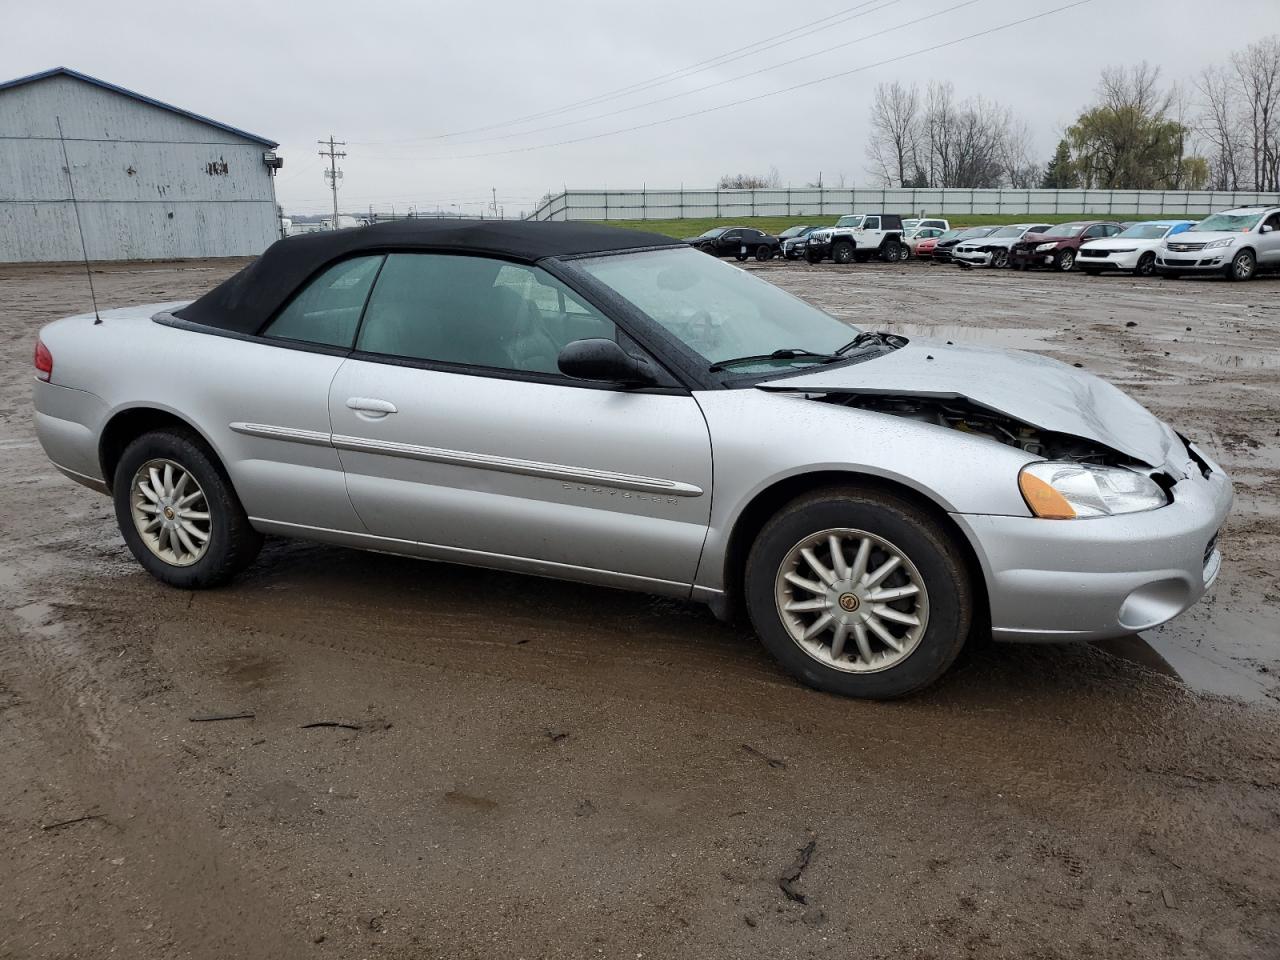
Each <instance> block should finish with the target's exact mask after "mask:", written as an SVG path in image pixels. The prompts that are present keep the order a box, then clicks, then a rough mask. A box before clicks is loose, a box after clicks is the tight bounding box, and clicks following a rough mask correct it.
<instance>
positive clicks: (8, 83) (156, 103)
mask: <svg viewBox="0 0 1280 960" xmlns="http://www.w3.org/2000/svg"><path fill="white" fill-rule="evenodd" d="M57 76H63V77H74V78H75V79H76V80H83V81H84V82H85V83H92V84H93V85H94V86H95V87H101V88H102V89H103V90H110V91H111V92H112V93H119V94H123V95H124V96H126V97H129V98H131V99H133V100H137V101H139V102H141V103H147V104H150V105H151V106H153V107H159V108H160V109H161V110H168V111H169V112H170V113H176V114H178V116H180V117H186V118H187V119H188V120H196V121H198V122H200V123H205V124H208V125H209V126H211V127H217V128H218V129H219V130H225V131H226V132H227V133H232V134H235V135H236V136H237V137H244V138H245V139H246V140H253V141H254V142H256V143H261V144H263V145H264V146H268V147H272V148H274V147H278V146H280V144H278V143H276V142H275V141H274V140H268V139H267V138H266V137H260V136H258V135H257V134H256V133H249V132H248V131H247V130H241V129H239V128H237V127H233V126H230V125H228V124H225V123H219V122H218V121H217V120H210V119H209V118H208V117H202V116H200V114H198V113H192V112H191V111H190V110H183V109H182V108H181V107H175V106H173V105H172V104H169V103H164V102H162V101H160V100H153V99H152V98H151V97H147V96H143V95H142V94H141V93H135V92H134V91H132V90H126V89H125V88H124V87H117V86H116V85H115V84H114V83H107V81H105V80H99V79H98V78H97V77H91V76H89V75H88V74H87V73H80V72H79V71H78V70H72V69H71V68H70V67H54V68H53V69H52V70H44V71H41V72H40V73H33V74H31V75H30V76H27V77H18V79H16V80H5V81H0V91H4V90H8V89H9V88H10V87H20V86H22V85H23V84H26V83H34V82H35V81H36V80H44V79H46V78H48V77H57Z"/></svg>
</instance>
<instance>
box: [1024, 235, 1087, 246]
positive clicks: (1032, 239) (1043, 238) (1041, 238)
mask: <svg viewBox="0 0 1280 960" xmlns="http://www.w3.org/2000/svg"><path fill="white" fill-rule="evenodd" d="M1075 239H1077V238H1076V237H1051V236H1049V235H1048V234H1047V233H1024V234H1023V235H1022V239H1021V240H1019V241H1018V242H1019V243H1026V244H1038V243H1066V242H1067V241H1070V240H1075Z"/></svg>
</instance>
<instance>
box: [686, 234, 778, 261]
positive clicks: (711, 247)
mask: <svg viewBox="0 0 1280 960" xmlns="http://www.w3.org/2000/svg"><path fill="white" fill-rule="evenodd" d="M684 242H685V243H687V244H689V246H691V247H697V248H698V249H699V250H701V251H702V252H703V253H709V254H711V255H712V256H713V257H737V258H738V259H739V260H746V259H747V258H748V257H751V256H754V257H755V258H756V259H757V260H772V259H773V257H774V255H775V254H777V253H778V252H779V251H780V250H781V248H782V243H781V241H780V240H779V239H778V238H777V237H775V236H772V235H771V234H768V233H765V232H764V231H763V230H756V229H754V228H753V227H712V228H711V229H710V230H708V231H707V232H706V233H703V234H699V235H698V236H696V237H686V238H685V241H684Z"/></svg>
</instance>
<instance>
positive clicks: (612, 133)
mask: <svg viewBox="0 0 1280 960" xmlns="http://www.w3.org/2000/svg"><path fill="white" fill-rule="evenodd" d="M1092 2H1093V0H1075V2H1074V3H1067V4H1063V5H1062V6H1060V7H1054V8H1053V9H1052V10H1045V11H1043V12H1042V13H1036V14H1032V15H1031V16H1029V17H1022V18H1020V19H1018V20H1011V21H1009V22H1008V23H1002V24H1000V25H999V26H995V27H989V28H987V29H986V30H979V31H978V32H977V33H971V34H968V35H967V36H963V37H957V38H956V39H954V40H945V41H943V42H942V43H935V44H933V45H931V46H928V47H922V48H920V49H919V50H912V51H911V52H910V53H904V54H900V55H899V56H896V57H889V58H887V59H884V60H878V61H876V62H875V63H867V64H863V65H862V66H860V67H854V68H852V69H850V70H842V71H840V72H839V73H829V74H826V75H825V76H821V77H818V78H816V79H814V80H806V81H804V82H803V83H796V84H792V85H791V86H789V87H782V88H780V89H778V90H771V91H768V92H766V93H760V94H757V95H755V96H754V97H744V98H743V99H741V100H733V101H730V102H729V103H721V104H717V105H716V106H712V107H704V108H703V109H701V110H691V111H689V112H688V113H681V114H677V115H675V116H672V117H664V118H662V119H660V120H651V121H649V122H647V123H638V124H635V125H634V126H630V127H621V128H619V129H617V130H608V131H605V132H604V133H595V134H590V135H588V136H583V137H573V138H571V139H568V140H557V141H555V142H554V143H537V144H530V145H528V146H523V147H512V148H510V149H508V150H493V151H490V152H488V153H472V154H461V155H455V156H440V157H428V158H426V160H427V161H428V162H435V161H450V160H480V159H484V158H486V157H503V156H510V155H511V154H513V153H530V152H532V151H534V150H548V149H550V148H552V147H564V146H570V145H572V144H577V143H586V142H587V141H590V140H602V139H604V138H605V137H616V136H618V135H620V134H623V133H632V132H634V131H636V130H649V129H652V128H653V127H660V126H662V125H664V124H667V123H674V122H676V121H677V120H688V119H690V118H692V117H701V116H705V115H706V114H708V113H715V112H717V111H719V110H727V109H728V108H730V107H739V106H742V105H743V104H747V103H755V102H757V101H759V100H767V99H769V98H770V97H777V96H781V95H782V94H784V93H791V92H793V91H795V90H803V89H805V88H806V87H812V86H816V85H818V84H820V83H827V82H828V81H831V80H839V79H841V78H842V77H848V76H852V75H853V74H855V73H863V72H865V71H867V70H874V69H875V68H876V67H883V66H887V65H889V64H891V63H898V62H899V61H902V60H907V59H910V58H911V57H918V56H922V55H923V54H926V53H933V52H934V51H935V50H942V49H945V48H946V47H954V46H956V45H957V44H960V43H965V42H967V41H969V40H976V39H978V38H979V37H986V36H990V35H991V34H993V33H999V32H1001V31H1002V30H1009V29H1012V28H1013V27H1019V26H1022V24H1024V23H1030V22H1032V21H1033V20H1041V19H1043V18H1044V17H1048V16H1052V15H1053V14H1055V13H1062V12H1063V11H1064V10H1071V9H1073V8H1075V7H1082V6H1084V5H1085V4H1087V3H1092Z"/></svg>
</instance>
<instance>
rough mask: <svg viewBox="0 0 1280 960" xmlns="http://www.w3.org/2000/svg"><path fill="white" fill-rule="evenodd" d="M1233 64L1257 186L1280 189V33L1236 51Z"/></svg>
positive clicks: (1264, 188)
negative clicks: (1242, 105) (1242, 101)
mask: <svg viewBox="0 0 1280 960" xmlns="http://www.w3.org/2000/svg"><path fill="white" fill-rule="evenodd" d="M1231 67H1232V70H1233V71H1234V73H1235V75H1236V80H1237V82H1238V83H1239V84H1240V87H1241V93H1242V95H1243V99H1244V102H1245V104H1246V105H1247V107H1246V109H1245V111H1244V113H1245V117H1246V119H1247V122H1246V124H1245V130H1244V135H1245V138H1246V142H1245V146H1246V148H1247V153H1248V160H1249V165H1250V169H1251V172H1252V174H1253V183H1252V186H1253V188H1254V189H1255V190H1280V36H1271V37H1267V38H1266V39H1263V40H1259V41H1258V42H1257V43H1252V44H1250V45H1249V46H1248V47H1247V48H1245V50H1244V51H1243V52H1240V53H1236V54H1233V55H1232V57H1231Z"/></svg>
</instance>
